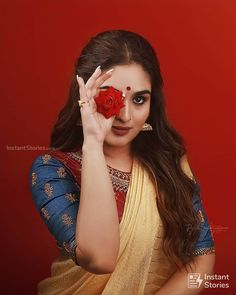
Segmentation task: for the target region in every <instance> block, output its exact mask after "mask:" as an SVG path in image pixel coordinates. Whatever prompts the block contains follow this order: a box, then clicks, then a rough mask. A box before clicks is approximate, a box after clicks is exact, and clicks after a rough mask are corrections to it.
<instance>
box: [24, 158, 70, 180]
mask: <svg viewBox="0 0 236 295" xmlns="http://www.w3.org/2000/svg"><path fill="white" fill-rule="evenodd" d="M29 176H30V182H31V186H34V185H35V184H36V183H37V182H38V181H39V180H40V181H42V180H46V179H51V178H55V177H56V178H68V177H69V178H70V177H71V173H70V171H69V170H68V169H67V167H66V166H65V165H64V164H63V163H62V161H60V160H59V159H57V158H55V157H53V156H52V155H51V154H50V153H48V154H47V153H46V154H42V155H39V156H37V157H36V158H35V159H34V160H33V162H32V164H31V167H30V171H29Z"/></svg>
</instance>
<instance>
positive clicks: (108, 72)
mask: <svg viewBox="0 0 236 295" xmlns="http://www.w3.org/2000/svg"><path fill="white" fill-rule="evenodd" d="M113 71H114V69H110V70H109V71H107V72H106V74H110V73H111V72H113Z"/></svg>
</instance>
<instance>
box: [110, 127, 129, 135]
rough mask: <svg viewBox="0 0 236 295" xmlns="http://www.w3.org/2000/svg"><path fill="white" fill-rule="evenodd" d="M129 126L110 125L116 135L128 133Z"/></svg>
mask: <svg viewBox="0 0 236 295" xmlns="http://www.w3.org/2000/svg"><path fill="white" fill-rule="evenodd" d="M130 129H132V128H131V127H123V126H112V130H113V132H114V133H115V134H116V135H118V136H123V135H126V134H127V133H129V130H130Z"/></svg>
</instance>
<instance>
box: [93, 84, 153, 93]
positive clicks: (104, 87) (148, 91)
mask: <svg viewBox="0 0 236 295" xmlns="http://www.w3.org/2000/svg"><path fill="white" fill-rule="evenodd" d="M109 87H110V86H108V85H107V86H101V87H99V88H100V89H107V88H109ZM114 88H115V87H114ZM115 89H116V88H115ZM116 90H118V91H120V90H119V89H116ZM143 94H150V95H151V91H150V90H147V89H145V90H141V91H137V92H135V93H134V94H133V95H143Z"/></svg>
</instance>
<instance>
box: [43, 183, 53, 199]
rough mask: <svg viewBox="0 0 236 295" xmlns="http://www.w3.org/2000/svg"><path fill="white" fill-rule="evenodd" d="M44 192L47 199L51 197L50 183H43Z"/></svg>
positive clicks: (51, 188)
mask: <svg viewBox="0 0 236 295" xmlns="http://www.w3.org/2000/svg"><path fill="white" fill-rule="evenodd" d="M44 192H45V194H46V195H47V196H48V197H49V198H50V197H51V196H52V195H53V187H52V186H51V185H50V183H45V185H44Z"/></svg>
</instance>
